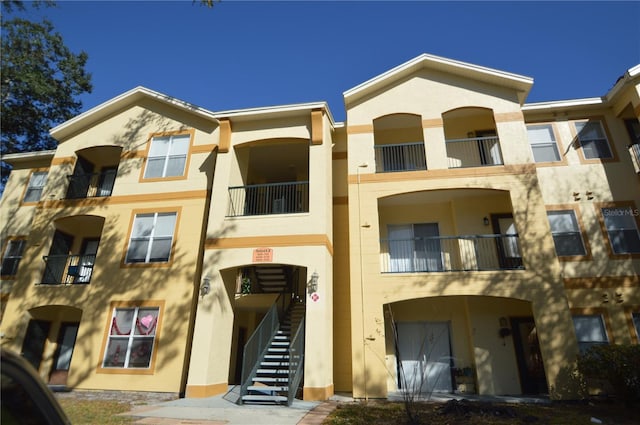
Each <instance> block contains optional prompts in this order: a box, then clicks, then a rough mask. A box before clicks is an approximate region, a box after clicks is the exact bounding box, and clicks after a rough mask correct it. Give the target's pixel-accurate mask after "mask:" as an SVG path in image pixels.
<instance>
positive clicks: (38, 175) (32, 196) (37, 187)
mask: <svg viewBox="0 0 640 425" xmlns="http://www.w3.org/2000/svg"><path fill="white" fill-rule="evenodd" d="M46 182H47V172H46V171H36V172H34V173H32V174H31V177H30V178H29V184H28V186H27V191H26V192H25V194H24V199H23V200H22V202H38V201H39V200H40V197H41V196H42V189H43V188H44V184H45V183H46Z"/></svg>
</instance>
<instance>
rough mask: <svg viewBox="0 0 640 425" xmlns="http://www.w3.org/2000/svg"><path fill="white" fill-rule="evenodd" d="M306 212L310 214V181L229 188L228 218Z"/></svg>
mask: <svg viewBox="0 0 640 425" xmlns="http://www.w3.org/2000/svg"><path fill="white" fill-rule="evenodd" d="M304 212H309V182H308V181H302V182H291V183H267V184H254V185H249V186H235V187H230V188H229V210H228V212H227V217H238V216H251V215H267V214H294V213H304Z"/></svg>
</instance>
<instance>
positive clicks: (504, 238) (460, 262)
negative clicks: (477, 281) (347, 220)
mask: <svg viewBox="0 0 640 425" xmlns="http://www.w3.org/2000/svg"><path fill="white" fill-rule="evenodd" d="M520 252H521V250H520V241H519V237H518V235H517V234H492V235H458V236H431V237H417V238H411V239H381V240H380V254H381V272H382V273H423V272H452V271H484V270H514V269H516V270H519V269H523V268H524V267H523V262H522V258H521V254H520Z"/></svg>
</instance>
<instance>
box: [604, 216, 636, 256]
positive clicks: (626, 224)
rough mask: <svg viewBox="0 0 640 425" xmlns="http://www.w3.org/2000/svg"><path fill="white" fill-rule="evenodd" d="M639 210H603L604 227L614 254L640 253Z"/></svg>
mask: <svg viewBox="0 0 640 425" xmlns="http://www.w3.org/2000/svg"><path fill="white" fill-rule="evenodd" d="M637 215H638V210H636V209H633V208H631V207H623V208H602V216H603V218H604V225H605V228H606V231H607V236H608V238H609V243H610V244H611V249H612V250H613V253H614V254H638V253H640V233H639V232H638V226H637V224H636V216H637Z"/></svg>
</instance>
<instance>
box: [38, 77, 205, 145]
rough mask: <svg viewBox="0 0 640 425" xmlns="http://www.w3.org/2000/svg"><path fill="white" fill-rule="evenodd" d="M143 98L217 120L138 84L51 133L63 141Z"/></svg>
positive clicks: (187, 104) (59, 126)
mask: <svg viewBox="0 0 640 425" xmlns="http://www.w3.org/2000/svg"><path fill="white" fill-rule="evenodd" d="M143 98H149V99H154V100H157V101H159V102H162V103H165V104H167V105H171V106H174V107H176V108H178V109H182V110H184V111H187V112H189V113H192V114H196V115H198V116H200V117H202V118H205V119H210V120H215V117H214V114H213V112H211V111H208V110H206V109H204V108H200V107H199V106H196V105H193V104H190V103H188V102H184V101H182V100H179V99H176V98H174V97H171V96H167V95H164V94H162V93H159V92H156V91H154V90H150V89H148V88H146V87H142V86H138V87H136V88H134V89H131V90H129V91H127V92H125V93H122V94H121V95H119V96H116V97H114V98H112V99H110V100H108V101H106V102H104V103H102V104H100V105H98V106H95V107H93V108H91V109H89V110H88V111H85V112H83V113H81V114H80V115H77V116H75V117H73V118H71V119H70V120H68V121H65V122H63V123H62V124H60V125H58V126H56V127H54V128H52V129H51V130H50V134H51V136H52V137H53V138H54V139H56V140H58V141H62V140H64V139H65V138H66V137H68V136H69V135H71V134H74V133H75V132H77V131H78V130H80V129H82V128H83V127H85V126H88V125H90V123H92V122H95V121H97V120H99V119H101V118H104V117H106V116H109V115H110V114H113V113H114V112H116V111H118V110H120V109H121V108H123V107H125V106H126V105H130V104H132V103H135V102H136V101H138V100H140V99H143Z"/></svg>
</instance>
